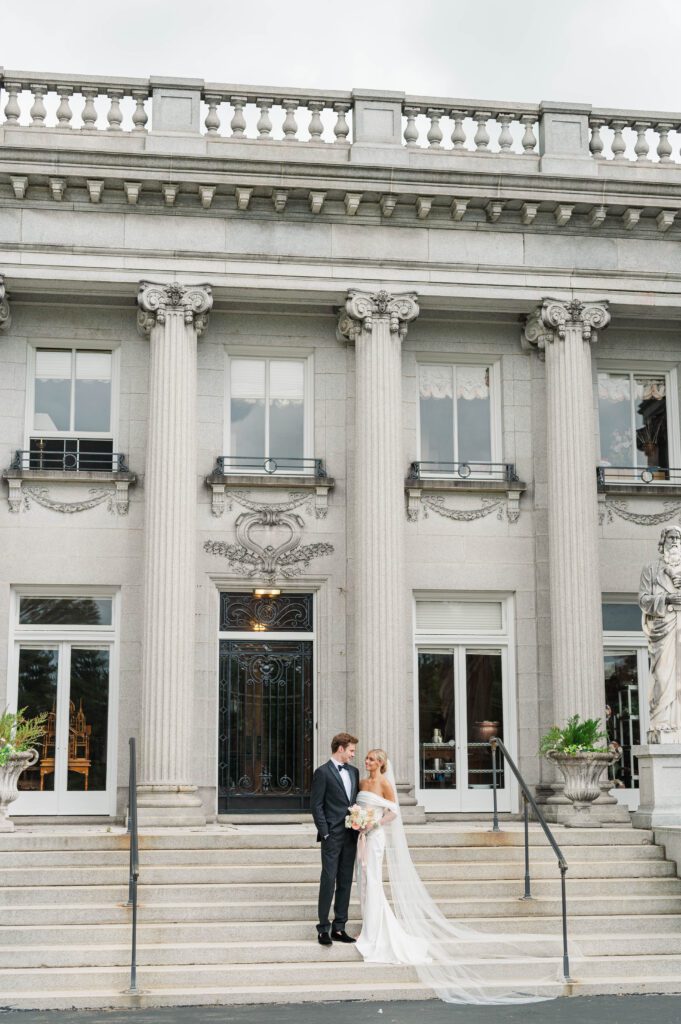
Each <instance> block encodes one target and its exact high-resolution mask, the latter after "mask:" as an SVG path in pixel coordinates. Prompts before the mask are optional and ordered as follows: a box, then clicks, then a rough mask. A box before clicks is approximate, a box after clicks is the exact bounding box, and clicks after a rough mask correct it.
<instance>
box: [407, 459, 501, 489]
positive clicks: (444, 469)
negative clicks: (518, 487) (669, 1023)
mask: <svg viewBox="0 0 681 1024" xmlns="http://www.w3.org/2000/svg"><path fill="white" fill-rule="evenodd" d="M433 477H442V478H445V479H451V478H452V477H454V478H457V477H458V478H459V479H460V480H470V479H473V480H495V481H498V482H501V483H506V484H512V483H517V482H518V476H517V474H516V471H515V464H514V463H513V462H471V461H468V462H412V463H411V464H410V466H409V476H408V479H409V480H410V481H411V480H414V481H418V480H424V479H432V478H433Z"/></svg>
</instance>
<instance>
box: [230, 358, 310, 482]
mask: <svg viewBox="0 0 681 1024" xmlns="http://www.w3.org/2000/svg"><path fill="white" fill-rule="evenodd" d="M230 454H231V455H234V456H238V457H246V458H250V457H253V460H254V462H253V468H254V469H257V468H262V463H263V461H264V460H265V459H268V458H273V459H287V458H289V459H302V458H304V457H305V361H304V360H302V359H240V358H234V359H231V360H230Z"/></svg>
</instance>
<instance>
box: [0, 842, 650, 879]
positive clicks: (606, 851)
mask: <svg viewBox="0 0 681 1024" xmlns="http://www.w3.org/2000/svg"><path fill="white" fill-rule="evenodd" d="M594 855H595V856H596V857H597V858H598V859H599V860H604V861H611V862H612V861H617V862H618V863H619V862H620V861H632V862H633V861H648V860H664V850H663V848H662V847H660V846H653V845H640V844H639V845H635V846H631V845H629V846H627V845H619V846H603V847H601V848H599V852H597V853H596V852H595V851H594V849H593V847H592V846H586V847H574V848H571V850H570V856H569V857H567V859H568V864H569V866H570V870H571V871H572V870H573V866H574V865H576V864H581V863H584V862H589V861H590V860H591V859H592V858H593V857H594ZM524 856H525V852H524V848H523V847H522V846H507V847H496V848H495V847H488V846H480V847H475V846H467V847H456V846H454V847H452V846H449V847H448V846H436V847H428V846H423V847H416V848H415V849H414V852H413V859H414V862H415V863H416V864H423V863H439V862H445V863H451V864H469V863H474V862H475V861H484V862H486V863H495V864H505V863H514V864H515V863H522V862H523V860H524ZM566 856H567V855H566ZM128 862H129V852H128V849H127V848H125V849H123V848H121V849H119V850H77V849H72V850H71V849H70V850H31V851H16V850H15V851H9V850H0V868H1V869H3V871H4V870H5V869H8V868H13V867H17V868H21V867H27V868H28V867H30V868H37V867H47V868H58V867H79V868H86V867H90V866H94V867H102V868H103V867H116V868H118V869H119V870H123V871H124V872H126V873H127V866H128ZM531 863H532V864H533V865H534V864H543V863H547V864H553V865H555V863H556V857H555V855H554V853H553V851H552V850H551V848H550V847H549V846H548V845H547V844H546V845H544V846H543V847H541V846H533V847H532V850H531ZM140 864H141V867H142V870H143V871H144V870H146V869H147V868H150V867H170V866H176V867H192V868H193V867H203V866H206V865H217V866H224V867H238V866H246V867H247V866H253V867H255V866H258V865H266V866H268V867H269V866H274V867H277V866H285V865H287V864H291V865H297V866H300V865H311V866H313V867H314V868H315V869H318V867H319V847H318V846H315V847H310V848H309V849H291V850H288V849H281V850H278V849H277V850H269V849H250V848H248V849H247V848H245V849H241V848H239V849H236V850H235V849H223V848H220V847H218V848H212V847H211V848H206V849H191V850H185V849H167V850H166V849H163V850H141V851H140Z"/></svg>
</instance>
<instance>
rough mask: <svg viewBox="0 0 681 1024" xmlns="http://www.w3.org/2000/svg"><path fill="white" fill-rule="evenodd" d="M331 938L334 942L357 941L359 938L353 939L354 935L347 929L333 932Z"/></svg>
mask: <svg viewBox="0 0 681 1024" xmlns="http://www.w3.org/2000/svg"><path fill="white" fill-rule="evenodd" d="M331 938H332V939H333V941H334V942H356V941H357V939H353V937H352V935H348V933H347V932H346V931H343V930H341V931H339V932H331Z"/></svg>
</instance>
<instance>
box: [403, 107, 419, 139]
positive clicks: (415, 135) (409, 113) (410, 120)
mask: <svg viewBox="0 0 681 1024" xmlns="http://www.w3.org/2000/svg"><path fill="white" fill-rule="evenodd" d="M420 113H421V110H420V108H419V107H405V108H404V116H405V117H406V119H407V123H406V125H405V126H404V141H405V143H406V144H407V146H415V145H416V144H417V142H418V139H419V130H418V128H417V127H416V118H417V117H418V115H419V114H420Z"/></svg>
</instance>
